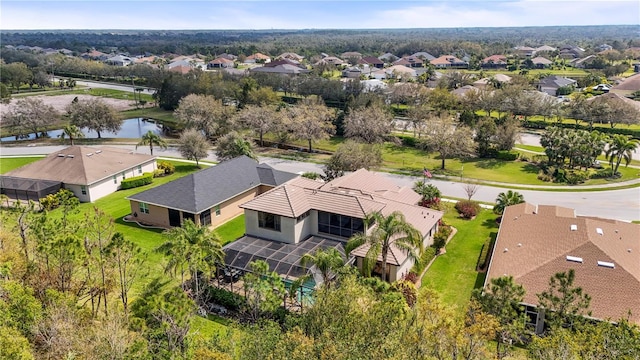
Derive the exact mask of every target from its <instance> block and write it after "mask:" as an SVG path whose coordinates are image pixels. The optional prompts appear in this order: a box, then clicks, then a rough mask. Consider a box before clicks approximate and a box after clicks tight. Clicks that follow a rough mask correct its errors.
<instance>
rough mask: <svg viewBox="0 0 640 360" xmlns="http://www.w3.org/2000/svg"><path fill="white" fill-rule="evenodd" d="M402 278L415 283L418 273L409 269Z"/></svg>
mask: <svg viewBox="0 0 640 360" xmlns="http://www.w3.org/2000/svg"><path fill="white" fill-rule="evenodd" d="M404 279H405V280H407V281H410V282H412V283H414V284H415V283H417V282H418V274H416V273H414V272H413V271H410V272H409V273H407V275H405V276H404Z"/></svg>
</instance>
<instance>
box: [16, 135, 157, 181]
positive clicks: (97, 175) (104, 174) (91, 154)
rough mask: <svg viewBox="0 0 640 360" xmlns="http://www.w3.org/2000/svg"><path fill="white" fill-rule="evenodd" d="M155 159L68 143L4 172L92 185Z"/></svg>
mask: <svg viewBox="0 0 640 360" xmlns="http://www.w3.org/2000/svg"><path fill="white" fill-rule="evenodd" d="M153 159H155V157H154V156H150V155H144V154H136V153H133V152H131V151H129V150H124V149H118V148H111V147H86V146H77V145H76V146H70V147H68V148H65V149H63V150H60V151H56V152H54V153H52V154H49V155H48V156H47V157H45V158H44V159H42V160H39V161H36V162H34V163H31V164H28V165H25V166H22V167H20V168H18V169H15V170H13V171H10V172H8V173H6V174H5V175H7V176H14V177H21V178H28V179H41V180H53V181H60V182H63V183H66V184H76V185H91V184H93V183H95V182H97V181H99V180H101V179H104V178H108V177H111V176H113V175H115V174H119V173H120V172H122V171H124V170H127V169H131V168H132V167H135V166H137V165H141V164H144V163H147V162H149V161H151V160H153Z"/></svg>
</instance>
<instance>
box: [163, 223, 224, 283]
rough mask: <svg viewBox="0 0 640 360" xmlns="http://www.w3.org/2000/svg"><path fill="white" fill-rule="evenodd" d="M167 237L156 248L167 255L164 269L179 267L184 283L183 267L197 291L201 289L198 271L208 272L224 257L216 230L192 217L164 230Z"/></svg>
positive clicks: (174, 270) (172, 269)
mask: <svg viewBox="0 0 640 360" xmlns="http://www.w3.org/2000/svg"><path fill="white" fill-rule="evenodd" d="M164 235H165V236H166V238H167V241H165V243H164V244H162V245H160V247H159V248H158V249H157V251H158V252H161V253H163V254H165V255H166V256H168V257H169V262H168V263H167V266H166V267H165V271H168V272H170V271H173V272H174V273H175V272H176V271H177V270H178V269H179V270H180V271H181V276H182V282H183V284H184V267H185V266H186V267H187V269H188V271H189V272H190V273H191V280H192V281H194V290H195V293H196V294H199V293H200V284H199V273H201V272H202V273H205V274H210V273H211V272H212V271H214V270H215V266H216V264H220V263H222V262H223V260H224V251H223V250H222V242H221V241H220V238H219V237H218V235H216V233H214V232H212V231H211V230H210V229H209V228H208V227H206V226H200V225H196V224H195V223H194V222H193V221H192V220H191V219H187V220H185V221H184V222H183V224H182V226H180V227H174V228H171V229H169V230H165V232H164Z"/></svg>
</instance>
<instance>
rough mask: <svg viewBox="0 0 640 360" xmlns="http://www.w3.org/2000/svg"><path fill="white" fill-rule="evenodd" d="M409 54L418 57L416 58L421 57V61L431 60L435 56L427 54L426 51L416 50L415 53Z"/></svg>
mask: <svg viewBox="0 0 640 360" xmlns="http://www.w3.org/2000/svg"><path fill="white" fill-rule="evenodd" d="M411 56H415V57H418V58H420V59H422V60H423V61H431V60H433V59H435V58H436V57H435V56H433V55H431V54H429V53H428V52H426V51H418V52H417V53H414V54H412V55H411Z"/></svg>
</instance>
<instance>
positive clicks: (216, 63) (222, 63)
mask: <svg viewBox="0 0 640 360" xmlns="http://www.w3.org/2000/svg"><path fill="white" fill-rule="evenodd" d="M233 66H234V62H233V60H229V59H227V58H223V57H217V58H215V59H213V60H211V61H209V63H208V64H207V68H208V69H220V68H229V67H233Z"/></svg>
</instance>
